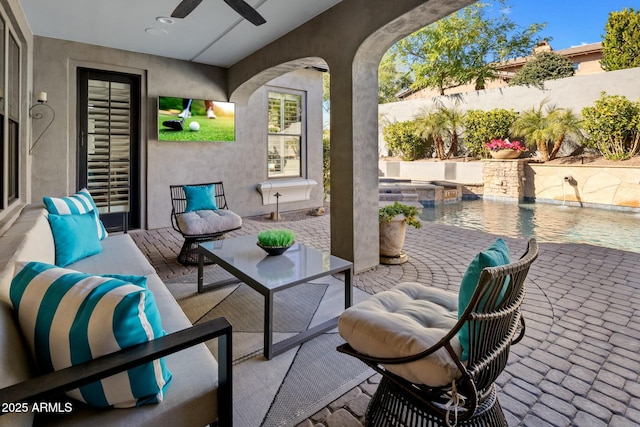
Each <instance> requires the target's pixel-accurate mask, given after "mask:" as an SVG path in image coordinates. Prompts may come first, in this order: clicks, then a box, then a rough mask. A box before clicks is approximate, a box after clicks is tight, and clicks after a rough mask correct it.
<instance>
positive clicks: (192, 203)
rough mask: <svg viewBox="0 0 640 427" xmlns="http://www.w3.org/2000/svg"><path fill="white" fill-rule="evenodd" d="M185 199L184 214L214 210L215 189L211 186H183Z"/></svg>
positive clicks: (213, 185) (215, 206)
mask: <svg viewBox="0 0 640 427" xmlns="http://www.w3.org/2000/svg"><path fill="white" fill-rule="evenodd" d="M182 188H183V189H184V195H185V197H186V199H187V207H186V209H185V210H184V211H185V212H193V211H202V210H216V209H218V206H217V205H216V187H215V184H211V185H183V186H182Z"/></svg>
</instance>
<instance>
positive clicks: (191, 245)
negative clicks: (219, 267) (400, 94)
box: [178, 238, 213, 265]
mask: <svg viewBox="0 0 640 427" xmlns="http://www.w3.org/2000/svg"><path fill="white" fill-rule="evenodd" d="M202 242H203V240H198V239H194V238H185V239H184V243H183V244H182V248H181V249H180V253H179V254H178V262H179V263H180V264H182V265H198V245H199V244H200V243H202ZM204 263H205V265H209V264H213V261H211V260H210V259H208V258H205V260H204Z"/></svg>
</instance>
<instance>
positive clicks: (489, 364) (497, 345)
mask: <svg viewBox="0 0 640 427" xmlns="http://www.w3.org/2000/svg"><path fill="white" fill-rule="evenodd" d="M537 257H538V245H537V243H536V241H535V239H531V240H529V242H528V247H527V251H526V252H525V253H524V255H523V256H522V257H521V258H520V259H519V260H517V261H515V262H512V263H510V264H508V265H504V266H501V267H488V268H485V269H484V270H483V271H482V273H481V275H480V278H479V279H478V284H477V287H476V290H475V292H474V294H473V296H472V298H471V301H470V302H469V305H468V306H467V307H466V309H465V311H464V312H463V313H462V314H461V315H460V316H459V320H458V322H457V323H456V326H455V327H454V328H453V329H451V331H450V332H449V333H448V334H447V335H446V336H445V337H443V338H442V339H441V340H440V342H438V343H437V344H436V345H434V346H433V347H431V348H429V349H427V350H425V351H423V352H421V353H419V354H416V355H413V356H408V357H403V358H395V359H381V358H376V357H370V356H367V355H364V354H361V353H359V352H357V351H355V350H354V349H353V348H352V347H351V346H349V344H343V345H342V346H340V347H338V350H339V351H341V352H343V353H346V354H349V355H352V356H355V357H357V358H359V359H360V360H362V361H363V362H365V363H366V364H368V365H369V366H371V367H372V368H373V369H375V370H376V371H378V372H379V373H381V374H382V376H383V378H382V381H381V383H380V386H379V387H378V390H377V391H376V393H375V395H374V396H373V398H372V400H371V402H370V404H369V407H368V409H367V414H366V423H367V425H370V426H388V425H393V426H407V427H408V426H412V427H413V426H425V427H426V426H441V425H447V424H449V425H452V424H457V425H458V426H476V427H486V426H506V425H507V423H506V419H505V416H504V413H503V411H502V408H501V407H500V404H499V402H498V398H497V392H496V388H495V381H496V379H497V378H498V376H499V375H500V373H502V371H503V370H504V368H505V366H506V364H507V360H508V358H509V350H510V348H511V345H512V344H514V343H517V342H518V341H520V340H521V339H522V338H523V337H524V332H525V322H524V318H523V317H522V314H521V305H522V302H523V300H524V296H525V279H526V277H527V274H528V272H529V268H530V267H531V264H532V263H533V261H534V260H535V259H536V258H537ZM465 323H466V324H467V325H468V326H469V359H468V360H467V361H466V362H462V361H461V360H460V358H459V357H458V355H457V354H456V353H455V352H454V350H453V346H452V344H451V342H452V340H453V339H454V338H455V337H456V336H457V334H458V331H459V330H460V329H461V328H462V326H463V325H464V324H465ZM441 348H444V349H446V351H447V352H448V353H449V354H450V355H451V357H452V359H453V360H454V362H455V363H456V365H457V366H458V368H459V370H460V372H461V375H460V377H459V378H458V379H456V380H455V381H454V383H453V384H451V385H449V386H445V387H437V388H431V387H428V386H425V385H420V384H413V383H411V382H409V381H407V380H405V379H404V378H401V377H399V376H397V375H394V374H393V373H391V372H389V371H387V370H386V369H385V368H384V367H383V365H384V364H394V363H407V362H411V361H415V360H419V359H420V358H422V357H426V356H427V355H429V354H432V353H434V352H435V351H437V350H439V349H441ZM453 412H455V413H454V414H453V415H452V413H453Z"/></svg>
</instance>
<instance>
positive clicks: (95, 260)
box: [67, 233, 156, 276]
mask: <svg viewBox="0 0 640 427" xmlns="http://www.w3.org/2000/svg"><path fill="white" fill-rule="evenodd" d="M101 243H102V252H100V253H99V254H98V255H94V256H90V257H87V258H84V259H81V260H80V261H77V262H74V263H73V264H69V265H68V266H67V268H70V269H72V270H78V271H82V272H83V273H91V274H134V275H138V276H147V275H149V274H154V273H155V272H156V271H155V270H154V269H153V266H152V265H151V264H150V263H149V261H148V260H147V258H146V257H145V256H144V255H143V254H142V252H140V249H138V247H137V246H136V244H135V242H134V241H133V239H132V238H131V235H130V234H113V233H112V234H111V235H109V237H108V238H107V239H104V240H103V241H102V242H101Z"/></svg>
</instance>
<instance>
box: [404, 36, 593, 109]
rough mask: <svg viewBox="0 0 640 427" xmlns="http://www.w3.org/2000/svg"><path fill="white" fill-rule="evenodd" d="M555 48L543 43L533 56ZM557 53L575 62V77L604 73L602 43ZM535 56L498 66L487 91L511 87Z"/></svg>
mask: <svg viewBox="0 0 640 427" xmlns="http://www.w3.org/2000/svg"><path fill="white" fill-rule="evenodd" d="M550 51H553V48H552V47H551V45H550V44H549V43H548V42H542V43H540V44H539V45H538V46H536V47H535V48H534V49H533V55H535V54H536V53H539V52H550ZM555 52H556V53H559V54H560V55H562V56H564V57H566V58H568V59H569V60H571V62H573V68H574V70H575V74H574V75H575V76H580V75H585V74H594V73H603V72H604V70H603V69H602V67H601V66H600V61H601V60H602V42H598V43H591V44H585V45H582V46H574V47H570V48H567V49H562V50H557V51H555ZM533 55H531V56H526V57H520V58H515V59H510V60H508V61H505V62H504V63H502V64H500V65H498V67H497V68H498V70H499V76H500V77H499V78H498V79H494V80H489V81H487V82H486V84H485V89H495V88H500V87H505V86H508V85H509V80H511V79H512V78H513V76H514V75H515V74H516V72H517V71H518V70H520V69H521V68H522V67H523V66H524V64H526V63H527V61H529V60H530V59H531V58H533ZM475 90H476V89H475V85H474V84H473V83H469V84H466V85H462V86H457V87H454V88H451V89H446V90H445V91H444V92H445V95H454V94H459V93H468V92H473V91H475ZM439 95H440V93H439V91H438V90H436V89H431V88H428V89H421V90H417V91H414V90H406V91H404V92H402V93H401V94H399V95H398V97H399V98H400V99H401V100H409V99H422V98H432V97H434V96H439Z"/></svg>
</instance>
